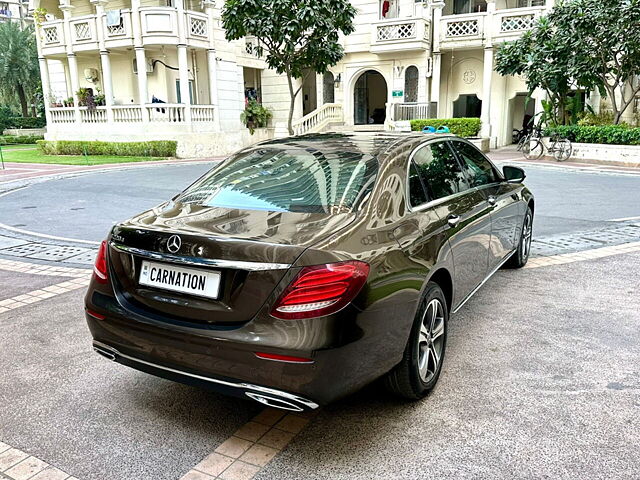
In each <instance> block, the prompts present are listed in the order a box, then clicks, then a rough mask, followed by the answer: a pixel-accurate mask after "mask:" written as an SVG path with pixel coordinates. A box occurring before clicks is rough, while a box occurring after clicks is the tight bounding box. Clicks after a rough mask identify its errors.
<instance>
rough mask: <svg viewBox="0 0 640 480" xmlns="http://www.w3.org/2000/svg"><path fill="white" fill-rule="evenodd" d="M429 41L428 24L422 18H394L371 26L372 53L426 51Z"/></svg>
mask: <svg viewBox="0 0 640 480" xmlns="http://www.w3.org/2000/svg"><path fill="white" fill-rule="evenodd" d="M429 39H430V23H429V21H428V20H426V19H424V18H405V19H398V18H396V19H393V20H383V21H380V22H375V23H373V24H372V25H371V51H372V52H373V53H381V52H393V51H403V50H404V51H408V50H426V49H427V48H428V47H429Z"/></svg>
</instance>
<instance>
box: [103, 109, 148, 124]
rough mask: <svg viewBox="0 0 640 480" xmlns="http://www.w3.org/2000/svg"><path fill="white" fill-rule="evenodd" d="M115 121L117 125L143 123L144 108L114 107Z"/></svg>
mask: <svg viewBox="0 0 640 480" xmlns="http://www.w3.org/2000/svg"><path fill="white" fill-rule="evenodd" d="M111 108H112V109H113V121H114V122H116V123H137V122H142V107H140V105H114V106H113V107H111Z"/></svg>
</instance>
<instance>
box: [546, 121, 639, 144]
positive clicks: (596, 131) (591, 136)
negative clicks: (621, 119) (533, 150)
mask: <svg viewBox="0 0 640 480" xmlns="http://www.w3.org/2000/svg"><path fill="white" fill-rule="evenodd" d="M544 134H545V135H553V134H558V135H560V136H561V137H566V138H568V139H569V140H571V141H572V142H578V143H601V144H609V145H640V128H631V127H629V125H592V126H583V125H561V126H558V127H554V128H547V129H545V131H544Z"/></svg>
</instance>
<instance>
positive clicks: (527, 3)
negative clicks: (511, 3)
mask: <svg viewBox="0 0 640 480" xmlns="http://www.w3.org/2000/svg"><path fill="white" fill-rule="evenodd" d="M544 4H545V0H518V8H528V7H544Z"/></svg>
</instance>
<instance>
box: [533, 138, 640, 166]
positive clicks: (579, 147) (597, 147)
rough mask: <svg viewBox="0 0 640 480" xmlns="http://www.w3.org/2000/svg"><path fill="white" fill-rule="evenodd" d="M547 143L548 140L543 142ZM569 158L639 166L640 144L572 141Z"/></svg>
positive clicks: (589, 161)
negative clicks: (571, 151)
mask: <svg viewBox="0 0 640 480" xmlns="http://www.w3.org/2000/svg"><path fill="white" fill-rule="evenodd" d="M545 143H546V144H547V145H548V142H545ZM571 160H577V161H584V162H586V163H596V162H597V163H606V164H610V165H620V166H627V167H640V145H605V144H598V143H574V144H573V153H572V154H571Z"/></svg>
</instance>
